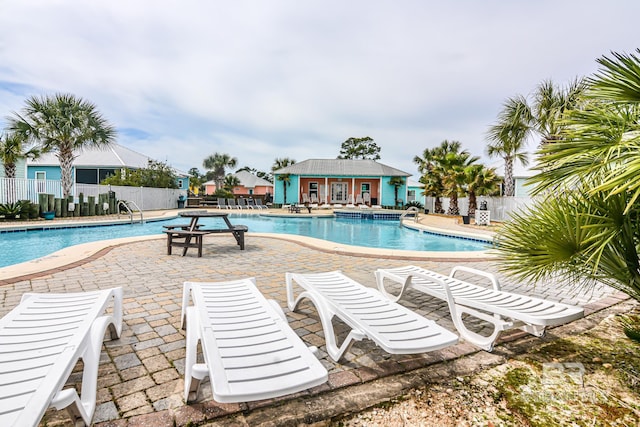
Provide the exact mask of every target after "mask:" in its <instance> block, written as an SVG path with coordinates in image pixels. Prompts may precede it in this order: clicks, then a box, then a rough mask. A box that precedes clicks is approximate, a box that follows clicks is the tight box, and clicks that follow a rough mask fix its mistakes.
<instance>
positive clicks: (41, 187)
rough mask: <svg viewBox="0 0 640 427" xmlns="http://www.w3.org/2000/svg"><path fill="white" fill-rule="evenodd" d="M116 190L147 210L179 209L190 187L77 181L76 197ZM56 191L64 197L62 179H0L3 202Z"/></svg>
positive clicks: (58, 196)
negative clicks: (118, 184) (160, 186)
mask: <svg viewBox="0 0 640 427" xmlns="http://www.w3.org/2000/svg"><path fill="white" fill-rule="evenodd" d="M109 191H113V192H115V193H116V198H117V199H118V200H126V201H133V202H135V204H136V205H137V206H138V207H139V208H140V209H141V210H143V211H150V210H156V209H175V208H177V207H178V197H180V196H184V197H185V198H186V197H187V192H186V190H178V189H173V188H148V187H124V186H117V185H94V184H76V185H75V189H74V194H75V196H76V197H75V199H76V201H78V195H79V194H80V193H82V194H83V195H84V199H85V201H86V200H87V197H88V196H95V197H96V200H97V198H98V195H99V194H104V193H108V192H109ZM39 193H46V194H53V195H54V196H55V197H57V198H61V197H62V186H61V184H60V181H54V180H36V179H21V178H11V179H10V178H0V203H2V204H4V203H14V202H17V201H18V200H30V201H31V202H33V203H38V194H39Z"/></svg>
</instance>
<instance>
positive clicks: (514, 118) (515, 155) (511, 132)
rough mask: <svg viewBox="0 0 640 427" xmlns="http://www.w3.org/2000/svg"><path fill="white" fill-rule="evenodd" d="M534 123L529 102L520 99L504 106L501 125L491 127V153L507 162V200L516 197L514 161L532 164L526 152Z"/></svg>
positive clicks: (492, 155) (508, 101) (488, 147)
mask: <svg viewBox="0 0 640 427" xmlns="http://www.w3.org/2000/svg"><path fill="white" fill-rule="evenodd" d="M532 122H533V116H532V114H531V109H530V108H529V106H528V104H527V100H526V99H525V98H524V97H522V96H516V97H513V98H509V99H508V100H507V101H506V102H505V103H504V108H503V110H502V111H501V112H500V114H499V115H498V122H497V123H496V124H495V125H493V126H491V127H490V128H489V132H488V134H487V138H488V139H489V141H490V143H489V145H487V154H488V155H489V157H496V156H499V157H501V158H502V159H503V160H504V195H505V196H507V197H512V196H513V195H515V181H514V178H513V166H514V162H515V161H516V160H517V161H519V162H520V163H522V165H523V166H526V165H527V164H528V163H529V160H528V159H527V154H526V153H525V152H524V151H523V150H524V148H525V145H526V142H527V138H528V137H529V134H530V132H531V130H532V128H531V124H532Z"/></svg>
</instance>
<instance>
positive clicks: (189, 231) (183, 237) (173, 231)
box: [164, 211, 249, 257]
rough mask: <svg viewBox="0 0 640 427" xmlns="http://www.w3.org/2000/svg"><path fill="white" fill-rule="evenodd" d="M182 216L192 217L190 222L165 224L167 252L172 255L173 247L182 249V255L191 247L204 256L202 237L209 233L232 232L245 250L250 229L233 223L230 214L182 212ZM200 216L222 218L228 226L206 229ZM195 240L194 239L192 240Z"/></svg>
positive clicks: (200, 255) (199, 255)
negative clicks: (247, 233) (245, 235)
mask: <svg viewBox="0 0 640 427" xmlns="http://www.w3.org/2000/svg"><path fill="white" fill-rule="evenodd" d="M180 216H181V217H183V218H190V222H189V224H174V225H165V226H164V228H166V230H164V232H165V233H166V234H167V254H168V255H171V249H172V248H173V247H179V248H183V249H182V256H185V255H186V254H187V250H188V249H189V248H197V249H198V257H202V239H203V237H204V236H205V235H207V234H214V233H231V234H233V237H234V238H235V239H236V242H237V243H238V246H240V250H244V233H245V232H246V231H248V230H249V228H248V227H247V226H246V225H233V224H232V223H231V221H229V214H228V213H226V212H208V211H204V212H202V211H196V212H182V213H180ZM200 218H222V219H223V220H224V223H225V224H226V228H211V229H204V228H202V224H199V223H198V222H199V221H200ZM192 240H193V241H192Z"/></svg>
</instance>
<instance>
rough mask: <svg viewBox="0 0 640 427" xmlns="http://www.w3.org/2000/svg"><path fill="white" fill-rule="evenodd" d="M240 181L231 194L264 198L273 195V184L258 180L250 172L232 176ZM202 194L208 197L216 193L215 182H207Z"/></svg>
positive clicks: (241, 172)
mask: <svg viewBox="0 0 640 427" xmlns="http://www.w3.org/2000/svg"><path fill="white" fill-rule="evenodd" d="M231 175H232V176H235V177H236V178H238V180H239V181H240V185H238V186H236V187H233V191H232V192H233V194H234V195H236V196H264V195H266V194H273V184H272V183H270V182H269V181H267V180H266V179H264V178H260V177H258V176H256V175H254V174H252V173H251V172H248V171H240V172H236V173H234V174H231ZM202 185H203V186H204V189H205V190H204V194H205V195H209V194H213V193H215V192H216V182H215V181H207V182H205V183H204V184H202Z"/></svg>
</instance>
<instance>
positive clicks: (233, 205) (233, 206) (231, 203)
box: [227, 199, 242, 209]
mask: <svg viewBox="0 0 640 427" xmlns="http://www.w3.org/2000/svg"><path fill="white" fill-rule="evenodd" d="M227 205H229V209H242V206H238V205H236V199H227Z"/></svg>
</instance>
